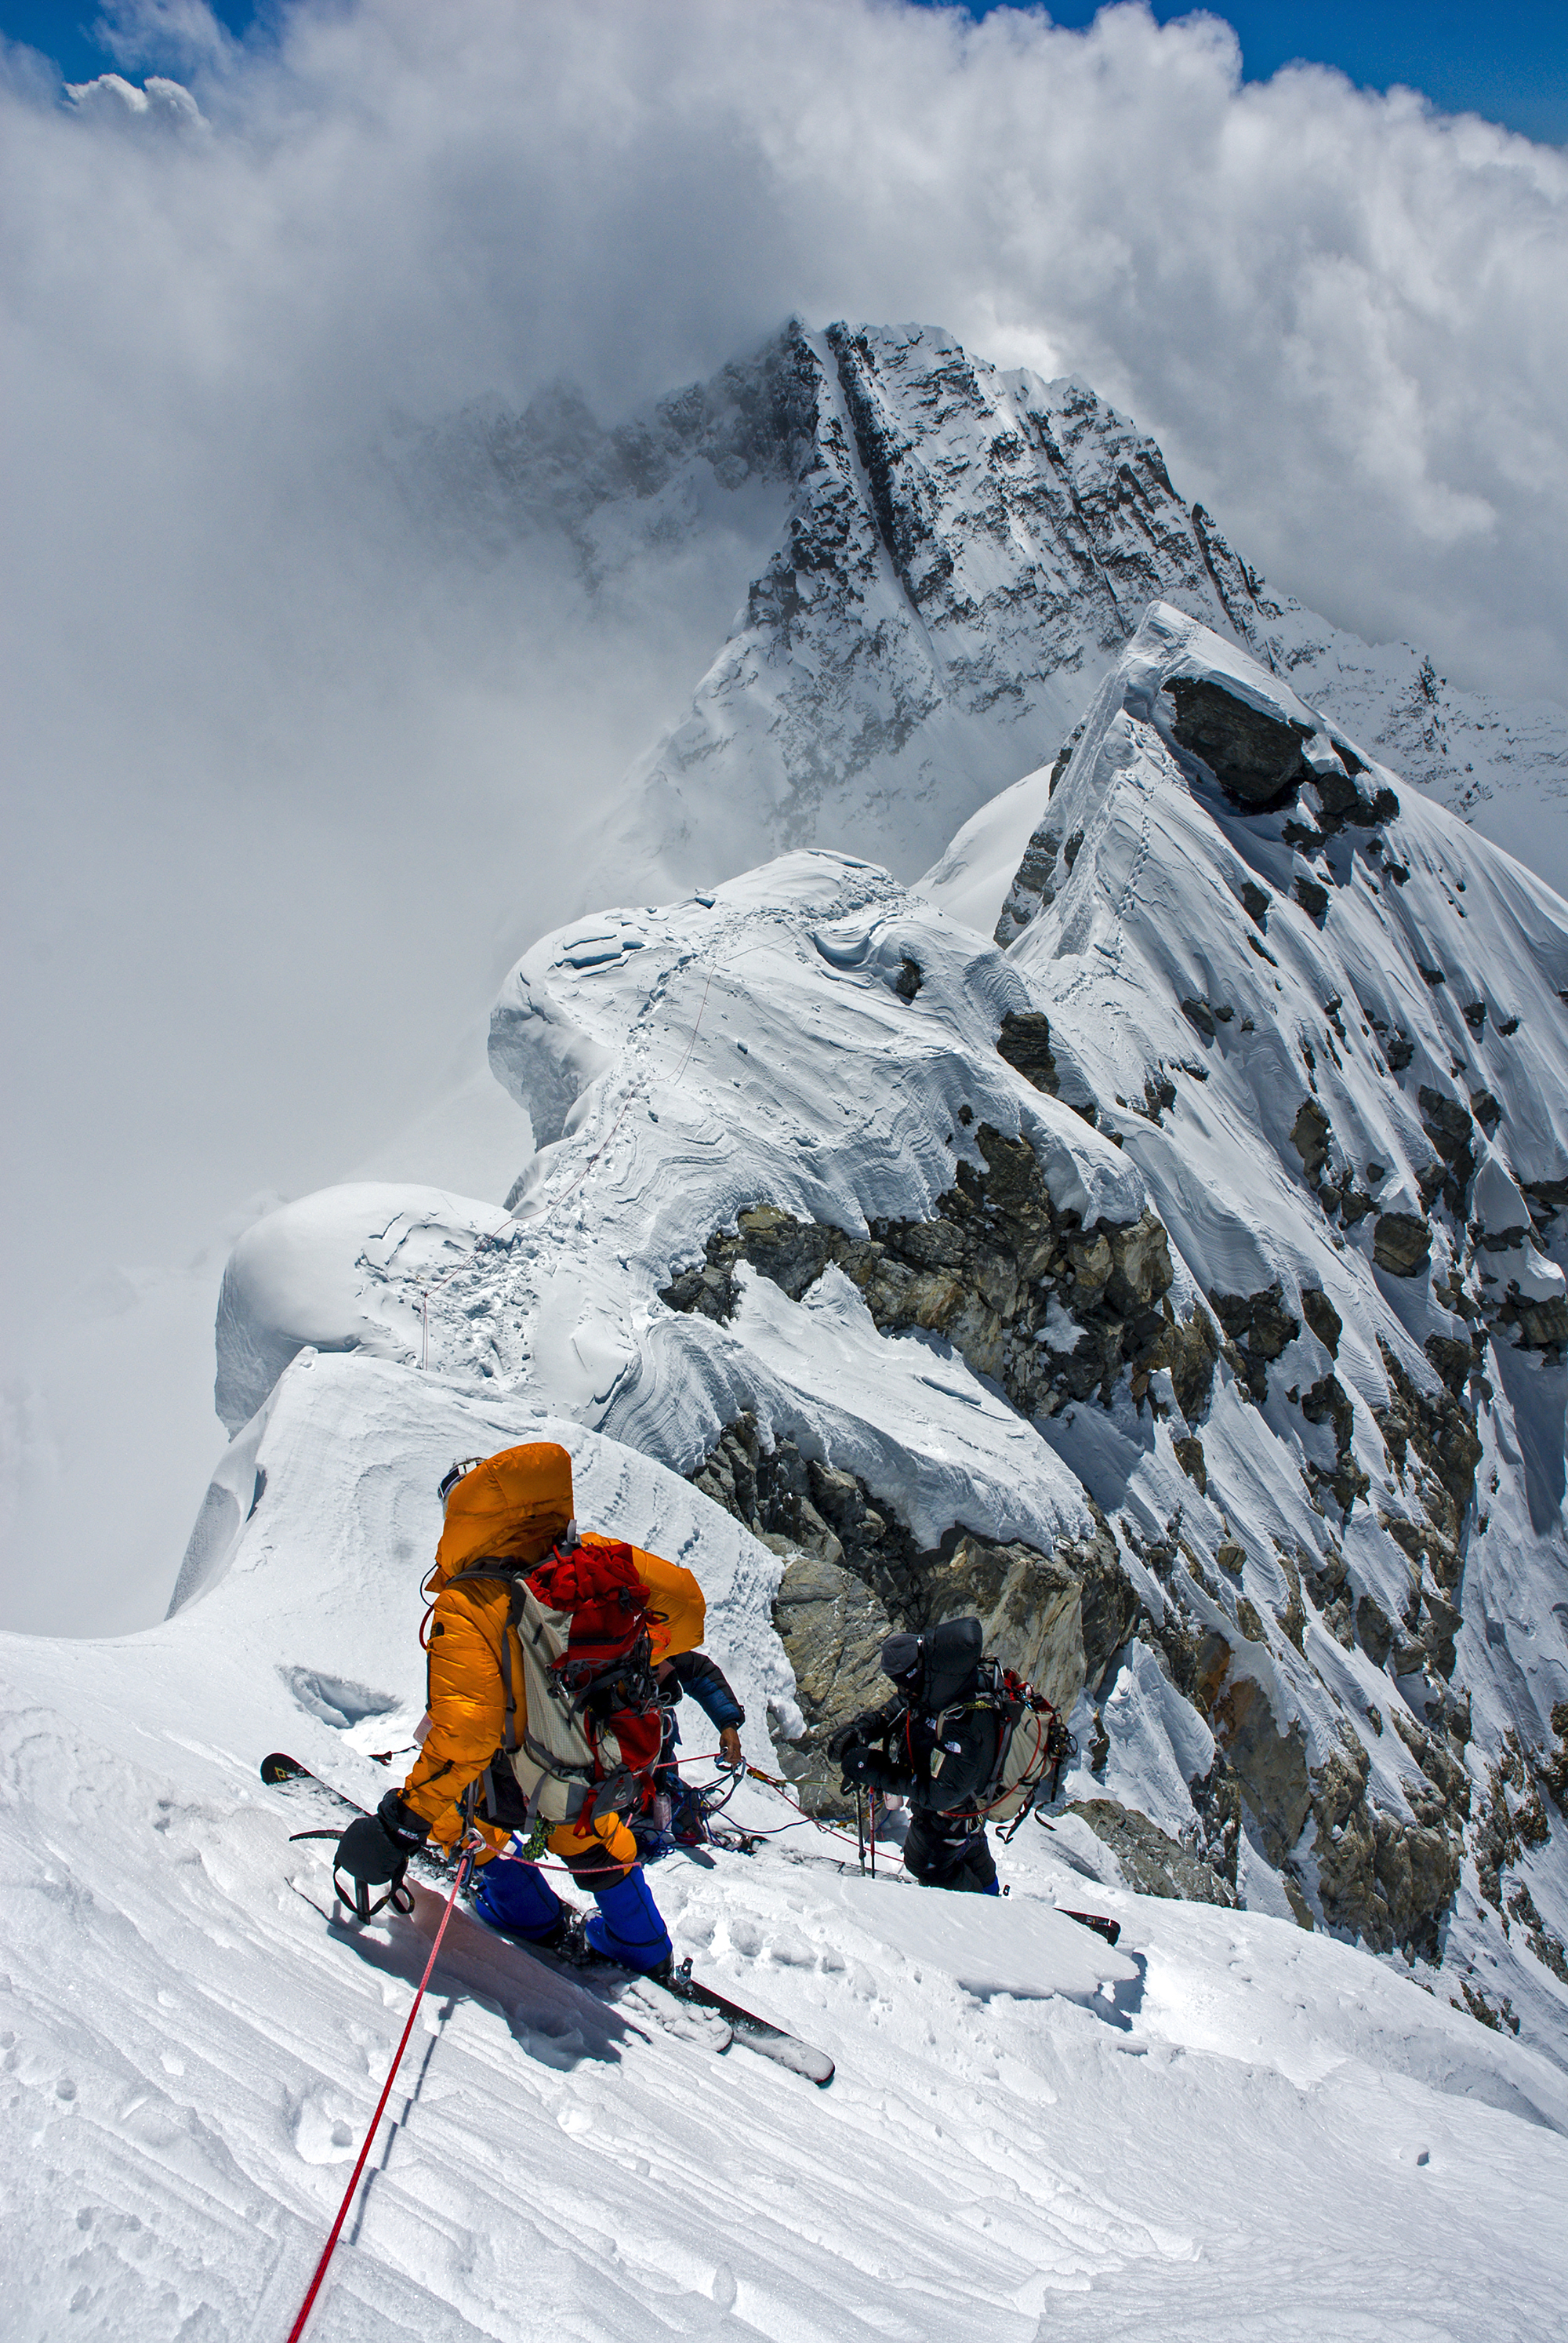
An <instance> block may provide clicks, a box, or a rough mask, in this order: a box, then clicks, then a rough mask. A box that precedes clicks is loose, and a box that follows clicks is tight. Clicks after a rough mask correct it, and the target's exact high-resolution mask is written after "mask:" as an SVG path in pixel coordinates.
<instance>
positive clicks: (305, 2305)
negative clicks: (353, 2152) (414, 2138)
mask: <svg viewBox="0 0 1568 2343" xmlns="http://www.w3.org/2000/svg"><path fill="white" fill-rule="evenodd" d="M472 1861H473V1857H472V1855H465V1856H464V1857H463V1860H462V1861H461V1863H459V1865H457V1877H456V1879H454V1880H453V1882H452V1892H451V1894H450V1896H447V1908H446V1910H445V1911H444V1912H443V1913H442V1915H441V1925H440V1926H439V1927H438V1928H437V1931H436V1941H435V1943H434V1944H433V1945H432V1946H431V1947H430V1957H429V1959H428V1960H427V1962H426V1964H425V1974H424V1976H422V1977H421V1978H420V1980H419V1990H418V1992H417V1994H416V1995H415V1996H414V2006H413V2008H412V2009H411V2010H410V2011H409V2012H408V2023H407V2026H404V2028H403V2034H402V2038H401V2039H400V2041H399V2042H398V2045H397V2049H396V2051H395V2052H394V2053H393V2057H392V2064H391V2066H389V2067H388V2068H387V2080H386V2081H385V2082H384V2083H383V2084H382V2086H381V2097H379V2098H378V2099H377V2102H376V2112H375V2114H374V2115H373V2116H372V2117H371V2118H370V2128H369V2130H368V2131H367V2133H366V2135H365V2145H364V2147H362V2148H361V2149H360V2151H359V2159H358V2162H357V2164H356V2165H355V2167H354V2169H353V2171H352V2172H351V2173H350V2174H349V2176H348V2186H347V2188H346V2189H345V2190H344V2192H343V2202H342V2204H341V2205H339V2207H337V2220H336V2221H334V2223H333V2224H332V2234H331V2236H330V2237H328V2238H327V2243H326V2245H325V2246H324V2247H322V2250H321V2259H320V2260H319V2261H318V2262H317V2265H316V2275H315V2277H314V2278H312V2279H311V2281H310V2288H309V2291H308V2292H307V2295H306V2298H305V2300H304V2301H303V2302H302V2303H301V2304H300V2306H299V2316H298V2318H297V2319H296V2320H295V2322H294V2324H293V2326H292V2327H291V2328H289V2330H288V2343H299V2338H300V2337H301V2336H302V2335H303V2334H304V2332H305V2323H306V2320H307V2318H309V2317H310V2314H311V2311H312V2309H313V2308H315V2304H316V2298H317V2295H318V2294H319V2293H320V2291H321V2281H322V2279H323V2278H325V2277H326V2276H327V2263H328V2262H329V2261H330V2260H331V2259H332V2257H333V2253H334V2252H335V2250H336V2248H337V2240H338V2238H339V2237H341V2236H342V2234H343V2224H344V2222H345V2221H346V2220H347V2217H348V2207H349V2206H350V2205H351V2204H352V2203H353V2201H354V2191H355V2190H356V2189H357V2187H358V2186H359V2176H360V2174H361V2173H362V2172H363V2171H364V2169H365V2159H366V2157H367V2156H368V2155H369V2153H370V2143H371V2141H372V2140H373V2139H374V2138H375V2137H376V2134H377V2129H378V2127H379V2126H380V2122H381V2117H382V2114H383V2112H384V2110H385V2108H386V2106H387V2100H388V2099H389V2098H390V2097H391V2096H392V2086H393V2084H394V2083H395V2082H396V2081H397V2069H398V2067H399V2066H401V2065H402V2063H403V2053H404V2051H405V2050H407V2047H408V2036H410V2034H412V2033H413V2031H414V2020H415V2019H416V2017H417V2016H418V2015H419V2004H420V2003H421V2002H422V2001H423V2000H424V1998H425V1988H426V1986H427V1985H428V1984H429V1982H430V1973H431V1971H432V1970H433V1969H434V1967H435V1966H436V1956H437V1953H438V1952H439V1951H440V1949H441V1939H442V1937H443V1936H445V1935H446V1933H447V1921H448V1920H449V1919H450V1918H451V1916H452V1906H454V1905H455V1904H456V1902H457V1891H458V1889H459V1888H460V1887H461V1886H462V1885H463V1882H464V1880H465V1879H466V1878H467V1875H468V1866H469V1865H470V1863H471V1862H472Z"/></svg>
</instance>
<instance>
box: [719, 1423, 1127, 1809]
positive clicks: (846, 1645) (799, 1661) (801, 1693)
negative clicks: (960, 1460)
mask: <svg viewBox="0 0 1568 2343" xmlns="http://www.w3.org/2000/svg"><path fill="white" fill-rule="evenodd" d="M692 1479H693V1482H694V1483H695V1485H696V1486H697V1487H698V1488H699V1489H700V1490H701V1491H702V1492H703V1493H704V1494H705V1495H706V1496H709V1497H711V1498H713V1499H714V1500H715V1502H716V1503H719V1504H721V1505H722V1506H723V1507H724V1508H725V1510H726V1511H727V1512H728V1513H733V1514H734V1515H735V1516H736V1518H737V1519H738V1520H739V1521H742V1522H744V1523H746V1525H747V1527H748V1528H749V1529H750V1530H752V1531H753V1532H754V1533H755V1534H757V1535H758V1536H759V1538H761V1539H762V1540H763V1542H764V1543H765V1544H768V1545H769V1546H770V1547H771V1548H772V1550H773V1551H774V1552H775V1553H776V1554H780V1555H782V1556H783V1557H784V1558H785V1564H786V1567H785V1571H784V1575H783V1578H782V1580H781V1581H780V1583H779V1593H778V1596H777V1598H776V1601H775V1605H774V1614H773V1616H774V1624H775V1625H776V1626H777V1628H778V1630H779V1640H780V1641H781V1642H782V1644H783V1645H784V1648H785V1651H786V1652H787V1654H789V1663H790V1665H791V1666H792V1667H793V1669H794V1671H795V1682H796V1694H797V1698H798V1700H799V1705H800V1710H801V1714H802V1715H804V1717H805V1719H806V1722H807V1732H806V1734H805V1736H804V1737H803V1738H802V1739H801V1740H799V1741H798V1742H796V1743H794V1744H792V1745H791V1744H789V1743H784V1742H779V1752H780V1762H781V1763H783V1764H785V1765H788V1767H789V1774H790V1778H791V1779H792V1780H793V1781H794V1782H795V1783H796V1785H797V1786H798V1792H799V1796H800V1798H801V1802H802V1804H803V1805H806V1807H807V1809H808V1811H809V1812H811V1813H814V1814H829V1813H839V1812H841V1811H842V1810H843V1801H842V1799H841V1797H840V1796H839V1788H838V1783H839V1775H838V1772H837V1769H836V1768H832V1767H830V1766H829V1764H828V1760H827V1757H826V1755H825V1745H826V1743H827V1742H828V1741H829V1739H830V1738H831V1736H832V1735H833V1733H834V1732H835V1731H836V1730H837V1728H838V1726H839V1725H842V1724H844V1723H846V1722H847V1721H848V1720H849V1718H850V1717H852V1716H855V1715H859V1713H860V1711H861V1710H863V1709H866V1708H876V1707H880V1706H881V1705H882V1704H883V1703H884V1702H885V1701H887V1700H888V1699H890V1697H891V1695H892V1687H891V1685H890V1684H889V1682H888V1679H887V1678H886V1677H885V1676H884V1675H883V1674H882V1673H881V1668H880V1662H879V1654H880V1651H881V1646H882V1643H883V1640H884V1638H885V1637H886V1636H888V1635H890V1634H892V1633H893V1632H894V1630H895V1629H905V1630H909V1631H911V1632H913V1633H915V1634H922V1633H924V1631H925V1630H926V1629H927V1628H929V1627H932V1626H935V1625H937V1624H939V1623H940V1621H941V1620H943V1619H953V1618H961V1617H965V1616H968V1615H970V1614H975V1615H978V1617H979V1618H980V1622H981V1624H982V1626H983V1628H984V1632H985V1647H986V1650H987V1652H988V1653H989V1654H990V1656H991V1657H992V1658H993V1659H998V1660H1000V1662H1001V1663H1002V1664H1003V1665H1004V1666H1006V1667H1011V1668H1016V1669H1017V1671H1018V1673H1019V1674H1020V1675H1021V1676H1024V1677H1026V1678H1027V1679H1028V1680H1029V1682H1030V1683H1031V1684H1033V1685H1034V1686H1035V1688H1036V1690H1037V1691H1039V1692H1041V1693H1043V1694H1045V1696H1046V1698H1047V1699H1048V1700H1050V1701H1051V1702H1052V1703H1053V1704H1055V1705H1056V1706H1057V1707H1058V1708H1059V1709H1060V1710H1061V1712H1062V1713H1063V1715H1066V1714H1067V1713H1068V1712H1070V1709H1071V1707H1072V1704H1073V1702H1074V1701H1075V1700H1076V1699H1077V1697H1078V1694H1079V1693H1080V1691H1081V1688H1082V1686H1083V1683H1084V1676H1085V1670H1086V1667H1092V1668H1093V1670H1094V1671H1095V1672H1096V1673H1099V1672H1101V1671H1102V1670H1103V1668H1104V1666H1105V1664H1106V1662H1107V1661H1108V1659H1109V1658H1110V1657H1111V1654H1112V1653H1113V1651H1114V1650H1115V1648H1116V1645H1117V1644H1119V1643H1120V1642H1121V1639H1122V1637H1123V1636H1124V1635H1125V1634H1126V1632H1127V1628H1128V1625H1129V1624H1131V1617H1132V1615H1133V1614H1135V1612H1136V1609H1137V1598H1136V1596H1135V1595H1134V1594H1133V1593H1132V1589H1131V1586H1130V1585H1129V1584H1128V1581H1127V1577H1126V1574H1125V1572H1123V1571H1122V1570H1121V1565H1120V1564H1119V1563H1118V1561H1117V1559H1116V1548H1115V1542H1114V1540H1113V1539H1111V1538H1110V1537H1109V1536H1108V1535H1107V1534H1104V1533H1103V1532H1101V1533H1098V1534H1096V1535H1095V1536H1094V1537H1092V1538H1091V1539H1088V1540H1084V1541H1079V1542H1077V1543H1070V1542H1064V1543H1063V1544H1061V1545H1060V1547H1059V1549H1058V1551H1057V1552H1056V1553H1054V1554H1040V1553H1039V1552H1037V1551H1036V1550H1035V1549H1034V1548H1033V1547H1032V1546H1028V1545H1024V1544H1016V1543H1015V1544H1007V1545H999V1544H994V1543H992V1542H991V1541H990V1540H988V1539H986V1538H981V1537H978V1536H976V1535H975V1534H973V1533H972V1532H971V1531H968V1530H965V1529H962V1528H961V1527H960V1526H959V1525H957V1524H955V1525H954V1527H953V1528H952V1529H951V1530H950V1532H949V1533H948V1534H947V1535H946V1536H945V1537H944V1538H943V1539H942V1541H941V1543H940V1545H939V1546H937V1547H936V1548H935V1549H933V1550H930V1551H922V1550H921V1549H920V1548H918V1547H917V1546H916V1544H915V1542H914V1540H913V1539H912V1538H911V1537H910V1534H909V1532H908V1531H907V1530H906V1529H905V1528H904V1527H903V1525H902V1523H900V1521H899V1520H898V1518H897V1516H896V1515H895V1514H894V1513H893V1512H892V1510H891V1508H890V1506H889V1505H887V1504H885V1503H879V1502H878V1501H877V1500H876V1499H874V1498H873V1496H872V1495H871V1493H870V1492H869V1490H868V1489H867V1488H866V1486H865V1484H864V1483H862V1482H860V1481H859V1480H857V1479H856V1477H855V1475H854V1474H853V1473H845V1472H841V1471H839V1470H837V1469H836V1468H835V1467H833V1466H831V1465H828V1464H822V1463H818V1462H816V1461H815V1460H814V1459H808V1458H806V1457H803V1456H802V1455H801V1453H800V1452H799V1448H797V1447H796V1446H795V1444H794V1443H793V1442H791V1441H788V1440H780V1441H779V1442H778V1443H777V1444H776V1445H775V1446H774V1447H773V1448H771V1449H768V1448H764V1447H763V1446H762V1444H761V1442H760V1441H759V1438H758V1434H757V1428H756V1425H755V1424H754V1423H752V1421H751V1419H750V1418H749V1416H742V1417H741V1418H740V1419H739V1422H738V1423H734V1424H732V1425H730V1427H729V1430H728V1431H726V1432H725V1433H724V1434H723V1435H722V1437H721V1439H720V1440H719V1445H718V1446H717V1447H716V1448H715V1449H714V1450H713V1451H712V1453H710V1454H709V1457H708V1458H707V1459H706V1461H705V1462H704V1463H703V1464H702V1465H701V1467H700V1468H699V1471H698V1472H697V1473H694V1474H693V1475H692Z"/></svg>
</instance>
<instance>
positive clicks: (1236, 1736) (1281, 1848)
mask: <svg viewBox="0 0 1568 2343" xmlns="http://www.w3.org/2000/svg"><path fill="white" fill-rule="evenodd" d="M1210 1722H1211V1725H1212V1726H1213V1731H1214V1738H1215V1740H1216V1741H1217V1742H1218V1743H1219V1744H1220V1746H1221V1750H1222V1751H1223V1752H1224V1755H1225V1757H1226V1760H1227V1762H1228V1763H1229V1765H1231V1769H1232V1770H1233V1772H1234V1773H1235V1775H1236V1778H1237V1781H1238V1782H1239V1784H1240V1785H1241V1795H1242V1798H1243V1800H1244V1801H1245V1803H1246V1805H1247V1809H1248V1812H1249V1814H1250V1815H1251V1818H1252V1823H1253V1826H1254V1828H1255V1829H1256V1831H1257V1834H1258V1837H1259V1840H1260V1842H1261V1845H1262V1848H1263V1852H1264V1853H1265V1855H1267V1856H1268V1857H1269V1860H1270V1862H1271V1863H1272V1864H1273V1865H1275V1866H1276V1868H1277V1869H1279V1870H1281V1871H1282V1872H1285V1873H1287V1874H1288V1873H1289V1871H1290V1869H1291V1855H1292V1849H1293V1848H1294V1846H1295V1844H1296V1841H1297V1839H1298V1838H1299V1837H1300V1836H1301V1835H1302V1825H1303V1824H1304V1823H1305V1821H1306V1819H1307V1808H1308V1806H1309V1805H1310V1803H1311V1794H1310V1792H1309V1789H1308V1785H1307V1763H1306V1736H1305V1735H1304V1734H1303V1733H1302V1728H1301V1725H1299V1724H1298V1723H1297V1722H1295V1720H1294V1719H1292V1722H1291V1724H1290V1725H1289V1726H1288V1727H1287V1728H1286V1730H1285V1731H1284V1732H1283V1733H1282V1732H1281V1731H1280V1728H1279V1726H1278V1725H1277V1724H1276V1723H1275V1721H1274V1713H1273V1710H1272V1708H1271V1705H1270V1702H1269V1696H1268V1694H1267V1693H1266V1692H1265V1691H1264V1690H1263V1688H1262V1686H1261V1684H1259V1683H1258V1682H1257V1681H1256V1679H1255V1678H1253V1677H1251V1676H1246V1675H1238V1676H1232V1677H1231V1679H1230V1681H1229V1682H1228V1683H1227V1684H1226V1685H1225V1687H1224V1690H1223V1691H1222V1692H1221V1694H1220V1696H1219V1698H1218V1700H1217V1701H1216V1702H1215V1704H1214V1707H1213V1710H1212V1713H1211V1718H1210Z"/></svg>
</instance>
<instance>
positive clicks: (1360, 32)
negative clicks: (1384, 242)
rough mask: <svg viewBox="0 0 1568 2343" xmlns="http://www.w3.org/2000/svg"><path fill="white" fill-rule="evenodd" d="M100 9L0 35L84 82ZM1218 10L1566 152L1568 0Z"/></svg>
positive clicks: (1159, 9) (1370, 78) (1084, 10)
mask: <svg viewBox="0 0 1568 2343" xmlns="http://www.w3.org/2000/svg"><path fill="white" fill-rule="evenodd" d="M916 5H950V0H916ZM993 5H999V0H970V5H969V10H968V13H969V14H970V15H973V16H983V15H989V14H990V9H991V7H992V6H993ZM1151 5H1152V6H1153V12H1154V14H1155V15H1156V16H1157V17H1158V18H1159V19H1160V21H1161V24H1164V23H1167V22H1168V21H1169V20H1170V19H1171V17H1174V16H1181V15H1189V14H1191V8H1190V7H1189V6H1188V5H1183V0H1151ZM99 13H100V12H99V9H98V7H97V6H95V5H94V0H0V31H3V32H5V34H6V35H8V36H9V38H10V39H12V40H14V41H25V42H26V43H27V44H28V45H29V46H31V47H33V48H36V49H41V50H42V51H43V52H44V54H45V55H46V56H49V57H52V58H53V59H54V60H55V63H56V64H57V65H59V66H60V68H61V70H62V72H63V73H64V74H65V78H66V79H67V80H70V81H80V80H84V79H86V78H88V77H90V76H91V75H94V74H98V73H103V72H106V71H107V70H109V69H110V68H112V66H113V65H114V62H115V61H114V59H113V57H112V56H110V55H108V54H107V53H106V50H105V49H103V48H102V47H100V46H99V45H98V44H97V43H96V42H95V40H94V39H93V37H92V33H91V27H92V25H93V24H94V22H95V20H96V18H97V16H98V15H99ZM215 13H216V15H218V16H219V17H221V18H222V20H223V21H224V23H225V24H226V25H228V26H229V28H230V30H231V31H233V32H236V33H244V32H245V30H246V28H247V27H248V26H249V25H251V24H252V23H253V22H254V21H255V19H256V15H258V13H259V14H261V15H263V16H264V17H265V15H266V14H268V13H269V11H268V10H267V9H266V7H264V8H263V9H262V10H260V11H258V10H257V9H256V6H254V5H251V0H217V5H216V11H215ZM1211 13H1212V14H1214V15H1222V16H1225V17H1227V18H1228V19H1229V21H1230V22H1231V24H1232V25H1234V26H1235V28H1236V31H1237V33H1238V35H1240V37H1241V52H1242V56H1243V58H1244V60H1245V66H1246V74H1247V78H1248V79H1249V80H1266V79H1267V78H1268V76H1269V75H1271V74H1272V73H1274V72H1275V71H1276V70H1277V69H1278V68H1279V67H1280V66H1281V65H1286V64H1289V63H1290V62H1291V60H1292V59H1293V58H1305V59H1308V60H1310V61H1312V62H1313V63H1316V64H1320V65H1337V66H1338V67H1339V68H1340V70H1341V71H1342V73H1345V74H1348V75H1350V78H1351V79H1352V81H1353V82H1357V83H1359V84H1362V85H1364V86H1367V87H1370V88H1373V89H1386V88H1387V87H1388V86H1389V85H1390V84H1391V83H1393V82H1402V83H1405V84H1407V85H1409V86H1410V87H1412V88H1415V89H1419V90H1422V91H1424V92H1425V94H1426V95H1427V96H1429V97H1430V98H1432V100H1433V102H1434V103H1435V104H1436V105H1438V106H1442V107H1444V108H1446V109H1448V110H1449V111H1451V112H1454V113H1460V112H1467V111H1468V112H1473V113H1476V114H1483V115H1485V116H1487V117H1488V118H1489V119H1490V120H1492V121H1493V122H1501V123H1504V124H1506V125H1507V126H1508V127H1509V128H1510V129H1513V130H1522V131H1523V132H1524V133H1525V134H1526V136H1529V137H1532V138H1543V139H1548V140H1551V141H1552V142H1553V143H1554V144H1557V145H1563V144H1568V0H1497V5H1493V6H1491V7H1489V8H1480V7H1477V6H1475V5H1473V0H1464V5H1459V0H1419V5H1417V0H1231V5H1216V6H1215V7H1214V8H1213V9H1212V11H1211ZM1094 14H1095V5H1094V0H1056V5H1053V6H1052V7H1051V8H1050V15H1051V16H1052V17H1053V19H1054V20H1055V22H1056V23H1057V24H1059V25H1087V24H1088V23H1089V22H1090V21H1091V18H1092V17H1093V15H1094ZM173 63H174V61H173V60H171V66H172V65H173Z"/></svg>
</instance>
